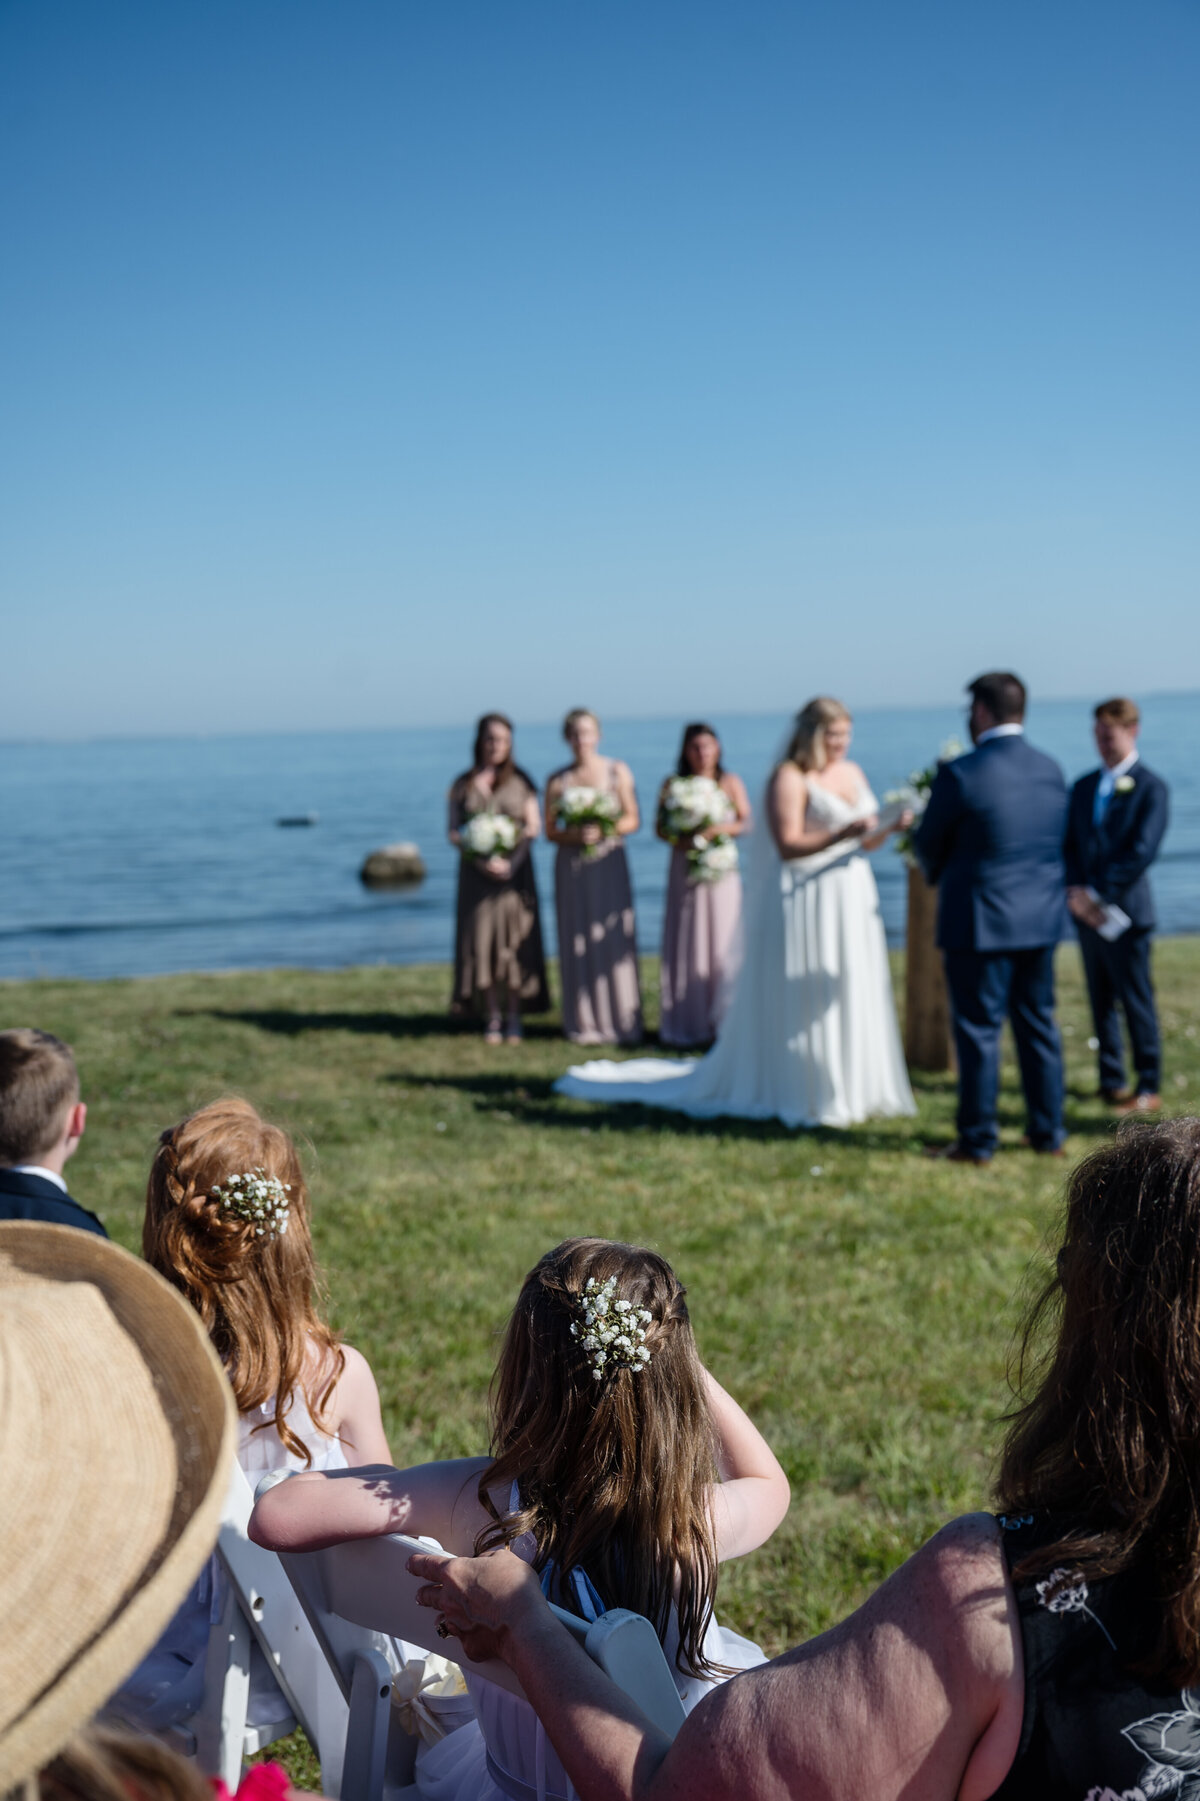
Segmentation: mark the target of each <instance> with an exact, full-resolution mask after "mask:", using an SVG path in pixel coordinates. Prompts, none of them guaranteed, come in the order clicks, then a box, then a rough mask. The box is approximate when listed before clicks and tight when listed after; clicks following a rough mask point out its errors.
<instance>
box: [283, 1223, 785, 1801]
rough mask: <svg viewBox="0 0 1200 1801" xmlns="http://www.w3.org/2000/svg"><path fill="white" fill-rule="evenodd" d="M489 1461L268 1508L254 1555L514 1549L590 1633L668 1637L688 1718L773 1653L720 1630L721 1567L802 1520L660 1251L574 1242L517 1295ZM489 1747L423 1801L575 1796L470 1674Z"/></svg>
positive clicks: (348, 1483) (537, 1733) (426, 1776)
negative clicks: (399, 1546) (632, 1619)
mask: <svg viewBox="0 0 1200 1801" xmlns="http://www.w3.org/2000/svg"><path fill="white" fill-rule="evenodd" d="M491 1414H492V1420H491V1443H492V1455H491V1456H490V1457H463V1458H458V1459H456V1460H455V1461H454V1462H448V1463H426V1464H421V1465H418V1466H417V1467H416V1468H414V1469H407V1470H395V1469H388V1468H378V1467H377V1468H375V1469H371V1470H360V1471H356V1472H352V1473H351V1474H350V1475H349V1476H348V1477H346V1478H345V1479H344V1480H341V1481H337V1482H325V1481H322V1480H319V1479H318V1480H316V1481H308V1480H307V1479H306V1478H305V1477H303V1476H301V1477H297V1478H294V1479H292V1480H291V1481H289V1482H285V1483H283V1484H281V1485H280V1486H279V1487H278V1488H274V1489H272V1490H271V1491H270V1493H269V1494H267V1495H264V1496H263V1498H262V1500H261V1501H260V1502H259V1503H258V1505H257V1507H256V1508H255V1510H254V1517H253V1519H252V1520H251V1522H250V1534H251V1537H252V1538H254V1539H255V1540H256V1542H257V1543H259V1544H263V1545H267V1546H269V1547H271V1548H273V1549H276V1550H283V1549H289V1550H297V1551H301V1550H317V1549H319V1548H320V1547H321V1546H323V1545H330V1544H337V1543H339V1542H341V1541H342V1540H344V1539H357V1538H371V1537H378V1536H379V1535H381V1534H383V1533H387V1532H407V1533H413V1534H421V1533H429V1534H430V1535H432V1536H433V1537H435V1538H437V1539H438V1541H439V1542H440V1543H441V1544H443V1545H445V1546H446V1547H447V1549H448V1550H451V1551H453V1552H456V1553H458V1554H459V1555H461V1556H467V1557H469V1556H471V1555H473V1554H475V1553H478V1552H481V1551H486V1550H490V1549H492V1548H494V1547H497V1546H503V1545H507V1546H509V1547H510V1548H511V1549H512V1550H513V1551H514V1552H515V1553H516V1556H517V1557H518V1558H521V1559H523V1560H524V1561H525V1562H527V1563H529V1564H531V1565H532V1567H533V1569H534V1570H535V1571H537V1573H538V1578H539V1579H540V1580H541V1582H542V1584H543V1587H544V1589H545V1592H546V1593H548V1594H549V1595H551V1597H552V1598H553V1599H554V1600H555V1601H556V1602H558V1603H559V1604H560V1605H561V1606H563V1607H565V1608H567V1609H569V1610H570V1611H571V1612H572V1613H575V1614H578V1615H580V1616H581V1617H582V1618H583V1619H586V1620H592V1619H595V1618H597V1617H598V1616H599V1614H601V1613H603V1612H605V1611H606V1610H607V1609H611V1608H614V1607H627V1608H629V1609H631V1610H632V1611H633V1612H635V1613H640V1614H643V1615H644V1616H645V1617H646V1618H647V1619H649V1620H650V1621H651V1623H652V1624H653V1626H654V1628H655V1630H656V1632H657V1633H658V1636H659V1639H660V1641H661V1643H662V1646H663V1650H664V1652H665V1653H666V1657H667V1661H668V1664H669V1666H670V1669H671V1673H672V1676H673V1677H674V1679H675V1684H676V1687H677V1688H678V1690H679V1695H680V1699H681V1700H682V1702H683V1704H684V1707H685V1708H691V1707H694V1706H695V1705H696V1703H697V1702H698V1701H699V1700H700V1699H701V1698H702V1696H703V1695H705V1694H706V1693H707V1692H708V1691H709V1690H710V1689H711V1688H712V1687H713V1686H714V1684H718V1683H721V1682H723V1681H724V1680H725V1678H726V1677H727V1676H730V1675H732V1674H733V1673H734V1670H735V1669H743V1670H744V1669H749V1668H753V1667H754V1666H755V1665H757V1664H760V1663H761V1662H762V1661H763V1657H762V1652H761V1651H760V1650H759V1649H758V1646H757V1645H754V1644H751V1643H750V1641H749V1640H748V1639H745V1638H742V1637H741V1635H740V1634H738V1633H736V1632H731V1631H730V1630H729V1629H728V1628H727V1627H721V1626H719V1625H718V1624H717V1622H716V1620H715V1618H714V1617H713V1599H714V1595H715V1591H716V1585H717V1566H718V1564H720V1563H722V1562H724V1561H725V1560H726V1559H728V1558H730V1557H740V1556H742V1555H744V1554H745V1553H746V1552H747V1551H752V1550H754V1549H755V1548H756V1547H757V1546H758V1545H761V1544H763V1543H764V1542H765V1541H766V1540H767V1539H768V1538H769V1537H770V1535H771V1533H772V1532H773V1531H774V1530H775V1528H776V1526H778V1524H779V1522H780V1520H782V1518H783V1516H784V1514H785V1513H786V1512H787V1506H788V1482H787V1477H786V1476H785V1475H784V1473H783V1470H782V1469H781V1468H780V1466H779V1464H778V1463H777V1461H776V1459H775V1457H774V1455H773V1453H772V1451H771V1449H770V1447H769V1446H768V1445H767V1443H766V1441H765V1439H764V1438H763V1437H762V1435H761V1434H760V1433H759V1432H758V1430H757V1428H756V1427H755V1426H754V1425H753V1424H752V1422H751V1421H750V1420H749V1419H748V1418H747V1416H746V1414H745V1413H743V1411H742V1409H741V1408H740V1407H739V1406H738V1404H737V1402H736V1401H735V1400H734V1399H733V1398H732V1396H731V1395H728V1394H726V1392H725V1390H724V1389H723V1388H722V1387H721V1386H720V1384H719V1383H718V1382H716V1381H715V1380H714V1378H713V1377H712V1376H711V1375H709V1373H708V1371H707V1370H706V1369H705V1368H704V1366H703V1364H702V1363H701V1361H700V1356H699V1352H698V1351H697V1348H696V1341H695V1337H694V1335H693V1332H692V1325H691V1320H690V1318H689V1316H688V1309H687V1303H686V1301H685V1299H684V1289H683V1286H682V1284H681V1283H680V1282H679V1279H678V1278H677V1276H676V1275H675V1273H674V1271H673V1270H672V1269H671V1267H670V1265H669V1264H668V1263H666V1262H665V1261H664V1260H663V1258H662V1257H660V1256H659V1255H658V1254H657V1253H656V1252H654V1251H647V1250H641V1249H639V1248H637V1247H636V1246H633V1245H628V1244H613V1243H610V1242H608V1241H607V1240H605V1239H601V1238H572V1239H567V1240H566V1241H565V1242H564V1243H563V1244H560V1245H558V1246H557V1247H556V1248H555V1249H554V1250H553V1251H549V1252H547V1254H546V1256H544V1257H543V1258H542V1259H541V1261H540V1262H539V1263H538V1264H537V1265H536V1266H535V1267H534V1268H533V1269H532V1270H531V1271H530V1273H529V1275H528V1276H527V1277H526V1278H525V1281H524V1284H523V1285H522V1288H521V1292H520V1294H519V1295H518V1297H517V1304H516V1306H515V1307H514V1308H513V1311H512V1316H511V1318H510V1319H509V1323H508V1330H507V1332H506V1334H505V1338H504V1344H503V1346H502V1348H501V1351H500V1360H499V1363H498V1364H497V1367H496V1374H495V1377H494V1378H493V1381H492V1388H491ZM467 1682H468V1687H469V1688H470V1691H471V1698H472V1700H473V1702H474V1704H475V1710H476V1715H477V1718H478V1722H479V1730H476V1729H475V1728H474V1727H470V1726H465V1727H462V1728H461V1729H460V1730H458V1731H457V1732H452V1733H450V1734H449V1736H448V1737H446V1738H444V1739H442V1740H441V1741H440V1742H439V1743H438V1744H437V1745H435V1746H433V1747H431V1749H430V1752H429V1753H428V1754H422V1756H421V1757H420V1759H419V1761H418V1766H417V1789H418V1792H419V1793H420V1794H421V1796H422V1797H424V1801H513V1798H515V1797H535V1796H537V1795H539V1794H544V1795H545V1796H547V1798H548V1801H557V1798H559V1797H566V1796H568V1795H573V1794H574V1792H575V1791H574V1790H573V1789H571V1788H570V1786H569V1784H568V1783H567V1782H566V1779H565V1777H564V1775H563V1772H562V1769H561V1766H560V1765H559V1764H558V1760H557V1759H556V1758H555V1756H554V1754H553V1752H547V1750H546V1744H545V1738H544V1735H543V1733H542V1730H541V1727H540V1726H539V1724H538V1722H537V1720H536V1719H535V1718H534V1715H533V1713H532V1711H531V1709H530V1708H529V1705H528V1703H527V1702H525V1701H523V1700H521V1699H520V1698H519V1697H517V1696H515V1695H512V1694H511V1693H509V1691H508V1690H507V1689H503V1688H500V1687H498V1686H497V1685H496V1684H495V1683H492V1682H487V1681H483V1680H481V1679H480V1678H479V1677H478V1676H476V1675H473V1674H469V1675H468V1678H467Z"/></svg>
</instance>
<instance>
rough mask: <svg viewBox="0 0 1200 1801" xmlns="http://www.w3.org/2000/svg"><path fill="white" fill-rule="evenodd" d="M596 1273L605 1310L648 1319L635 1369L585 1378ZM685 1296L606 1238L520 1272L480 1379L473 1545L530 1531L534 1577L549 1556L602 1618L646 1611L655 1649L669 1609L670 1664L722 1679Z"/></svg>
mask: <svg viewBox="0 0 1200 1801" xmlns="http://www.w3.org/2000/svg"><path fill="white" fill-rule="evenodd" d="M592 1276H594V1277H595V1278H596V1280H597V1281H598V1282H601V1283H603V1282H607V1280H608V1279H609V1277H610V1276H611V1277H615V1278H616V1282H617V1288H616V1298H617V1299H620V1300H626V1301H628V1302H630V1303H631V1304H632V1305H633V1306H635V1307H638V1308H645V1309H646V1310H647V1311H648V1312H649V1313H650V1314H651V1315H652V1320H651V1323H650V1324H649V1325H648V1326H647V1327H646V1339H645V1346H646V1349H647V1350H648V1351H649V1352H650V1361H649V1363H648V1364H646V1365H645V1367H644V1368H642V1369H640V1370H637V1371H634V1370H631V1369H627V1368H610V1370H609V1371H608V1373H606V1374H605V1376H604V1377H603V1379H602V1380H600V1381H597V1380H596V1378H595V1376H594V1375H593V1371H592V1365H591V1362H590V1360H589V1358H588V1356H587V1354H586V1353H585V1352H584V1351H583V1350H581V1348H580V1345H579V1341H578V1340H577V1339H575V1338H574V1337H572V1335H571V1326H572V1324H573V1323H578V1320H579V1317H580V1315H579V1304H580V1296H581V1295H582V1293H583V1291H584V1288H585V1285H586V1283H587V1281H588V1278H589V1277H592ZM684 1295H685V1290H684V1288H683V1286H682V1284H681V1283H680V1282H679V1281H678V1279H677V1277H676V1276H675V1274H674V1271H673V1270H672V1269H671V1267H670V1265H669V1264H668V1263H666V1262H665V1261H664V1260H663V1258H661V1257H659V1256H658V1255H657V1254H656V1253H655V1252H654V1251H645V1250H640V1249H638V1248H637V1247H636V1246H634V1245H628V1244H613V1243H610V1242H609V1241H608V1240H606V1239H603V1238H569V1239H567V1240H565V1242H564V1243H562V1244H560V1245H558V1246H557V1247H556V1248H555V1249H554V1250H553V1251H548V1252H547V1254H546V1255H545V1256H544V1257H543V1258H542V1260H541V1262H540V1263H538V1264H537V1266H536V1268H534V1269H533V1270H531V1271H530V1273H529V1275H528V1276H527V1277H526V1278H525V1282H524V1285H523V1287H522V1289H521V1292H520V1294H519V1295H518V1297H517V1304H516V1306H515V1308H514V1309H513V1313H512V1318H511V1319H510V1320H509V1323H508V1331H507V1333H506V1335H505V1339H504V1347H503V1349H502V1350H501V1353H500V1361H499V1363H498V1364H497V1366H496V1374H495V1376H494V1377H493V1380H492V1389H491V1397H490V1401H491V1421H492V1437H491V1447H492V1463H491V1465H490V1467H489V1468H488V1469H487V1470H485V1471H484V1473H483V1475H482V1476H481V1477H480V1481H479V1498H480V1501H481V1503H482V1504H483V1506H484V1507H485V1508H487V1510H488V1512H489V1513H492V1514H493V1516H494V1518H495V1523H494V1524H493V1525H491V1526H487V1527H485V1528H484V1530H483V1531H482V1532H481V1533H480V1535H479V1538H478V1539H477V1541H476V1546H475V1549H476V1551H477V1552H478V1551H483V1550H488V1549H490V1548H492V1547H493V1546H495V1545H501V1544H510V1543H511V1542H512V1540H513V1539H515V1538H518V1537H520V1535H521V1534H522V1533H523V1532H532V1533H533V1536H534V1538H535V1540H536V1543H537V1553H536V1556H535V1558H534V1567H535V1568H536V1569H538V1570H542V1569H545V1567H546V1565H547V1564H548V1563H550V1562H551V1561H552V1560H553V1562H554V1564H555V1565H556V1567H557V1569H558V1571H559V1573H560V1575H561V1576H566V1575H567V1574H568V1573H569V1572H570V1571H572V1570H576V1569H578V1570H583V1571H585V1572H586V1573H587V1575H588V1576H589V1577H590V1578H591V1580H592V1581H593V1582H594V1583H595V1585H596V1587H597V1589H598V1590H599V1591H600V1593H601V1595H602V1596H603V1597H604V1600H605V1603H606V1605H607V1606H609V1607H617V1606H620V1607H628V1608H631V1609H632V1610H633V1611H634V1612H635V1613H641V1614H644V1615H645V1616H646V1617H647V1618H648V1619H649V1620H650V1621H652V1623H653V1625H654V1628H655V1630H656V1631H657V1633H658V1635H659V1637H660V1639H661V1638H663V1637H664V1636H665V1634H666V1631H667V1626H668V1622H669V1620H670V1616H671V1607H672V1603H674V1605H675V1608H676V1613H677V1618H678V1622H679V1650H678V1653H677V1661H678V1664H679V1667H680V1668H681V1669H686V1670H688V1671H690V1672H691V1673H692V1674H693V1675H704V1674H710V1673H712V1672H713V1671H715V1670H716V1669H717V1668H718V1667H719V1666H716V1665H710V1664H709V1663H708V1661H707V1660H706V1659H705V1657H704V1655H703V1650H702V1646H703V1640H704V1633H705V1630H706V1628H707V1626H708V1622H709V1620H710V1619H711V1617H712V1610H713V1596H714V1593H715V1589H716V1577H717V1559H716V1547H715V1544H714V1541H713V1532H712V1523H711V1520H710V1518H709V1510H708V1502H709V1494H708V1491H709V1486H710V1484H712V1483H713V1482H715V1481H716V1479H717V1463H716V1441H715V1435H714V1429H713V1423H712V1417H711V1415H710V1412H709V1407H708V1399H707V1395H706V1393H705V1389H704V1380H703V1370H702V1367H701V1363H700V1358H699V1354H698V1353H697V1350H696V1341H695V1339H694V1337H693V1336H692V1326H691V1321H690V1320H689V1318H688V1310H687V1304H686V1301H685V1299H684ZM514 1482H515V1483H516V1484H517V1487H518V1492H519V1495H520V1505H519V1507H517V1508H516V1509H515V1510H514V1511H509V1512H506V1513H505V1514H504V1515H502V1516H496V1514H495V1508H494V1507H493V1505H492V1502H491V1500H490V1498H489V1494H488V1491H489V1489H494V1488H499V1489H501V1490H503V1491H505V1493H506V1494H507V1491H508V1490H509V1489H510V1488H511V1485H512V1484H513V1483H514ZM568 1604H569V1603H568Z"/></svg>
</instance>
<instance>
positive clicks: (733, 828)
mask: <svg viewBox="0 0 1200 1801" xmlns="http://www.w3.org/2000/svg"><path fill="white" fill-rule="evenodd" d="M721 786H722V788H723V789H724V790H725V793H726V794H727V795H728V796H729V798H730V800H731V801H732V802H733V809H734V813H735V814H736V818H734V819H731V820H729V821H728V823H727V824H725V825H722V826H718V827H717V830H718V831H719V832H720V833H721V834H722V835H723V836H724V837H726V838H740V837H741V835H742V833H743V832H748V831H749V830H750V827H751V824H752V823H753V819H752V815H751V811H750V796H749V795H748V794H747V793H746V784H745V782H743V780H742V778H741V776H740V775H733V774H726V775H724V776H722V778H721Z"/></svg>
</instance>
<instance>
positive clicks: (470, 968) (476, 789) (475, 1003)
mask: <svg viewBox="0 0 1200 1801" xmlns="http://www.w3.org/2000/svg"><path fill="white" fill-rule="evenodd" d="M512 750H513V733H512V724H511V722H510V721H509V720H508V719H506V718H505V717H504V715H503V713H486V714H485V715H484V717H483V718H482V719H481V720H480V721H479V725H478V727H477V729H476V733H475V758H474V762H473V764H472V766H471V768H470V769H468V770H466V771H464V773H463V774H462V775H460V776H459V778H458V780H457V781H456V782H455V783H454V786H453V787H452V788H451V790H450V829H449V838H450V842H451V844H453V845H455V846H456V847H461V844H462V839H461V831H462V827H463V826H464V825H465V824H466V822H467V820H468V819H469V818H470V817H471V816H472V814H475V813H483V812H492V813H506V814H507V815H508V817H509V818H510V819H512V820H513V821H515V823H516V824H517V825H518V826H519V827H520V830H521V838H520V842H519V843H518V845H517V847H516V849H515V850H514V851H513V852H512V854H511V856H507V857H489V858H487V860H486V861H482V862H481V861H479V860H478V859H475V858H471V857H468V856H466V855H464V856H463V857H462V858H461V860H460V862H459V867H458V923H457V929H456V931H455V938H454V997H453V1000H452V1001H451V1010H452V1012H455V1013H469V1012H472V1011H475V1010H476V1009H478V1008H480V1007H482V1009H483V1013H484V1018H485V1021H486V1024H485V1037H486V1039H487V1042H488V1043H489V1044H499V1043H501V1041H502V1039H507V1040H508V1042H509V1043H510V1044H516V1043H518V1042H519V1041H520V1038H521V1014H522V1011H524V1012H526V1013H545V1012H546V1010H547V1009H548V1007H549V1005H550V996H549V993H548V991H547V988H546V959H545V956H544V954H543V951H542V926H541V920H540V918H539V917H538V897H537V886H536V883H535V881H534V875H533V859H532V857H531V856H530V854H529V852H530V846H531V845H532V843H533V841H534V839H535V838H536V837H537V835H538V833H539V831H540V830H541V818H540V815H539V813H538V802H537V789H536V788H535V787H534V785H533V783H532V781H531V780H530V778H529V777H528V776H527V775H526V774H525V771H524V770H523V769H519V768H518V767H517V765H516V764H515V763H514V762H513V754H512ZM502 1000H503V1003H504V1009H505V1011H504V1012H502V1011H501V1002H502Z"/></svg>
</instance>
